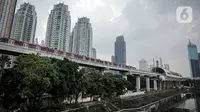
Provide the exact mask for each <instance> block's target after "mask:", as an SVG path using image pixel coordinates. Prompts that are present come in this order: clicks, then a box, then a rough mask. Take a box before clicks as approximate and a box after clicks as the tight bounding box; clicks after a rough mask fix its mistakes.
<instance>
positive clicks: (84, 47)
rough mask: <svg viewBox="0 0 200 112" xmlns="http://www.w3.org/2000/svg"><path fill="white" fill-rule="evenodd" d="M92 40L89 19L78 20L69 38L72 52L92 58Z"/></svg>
mask: <svg viewBox="0 0 200 112" xmlns="http://www.w3.org/2000/svg"><path fill="white" fill-rule="evenodd" d="M92 38H93V31H92V25H91V23H90V19H89V18H86V17H82V18H78V22H77V23H76V25H75V27H74V28H73V31H72V34H71V38H70V46H71V49H72V52H73V53H75V54H79V55H84V56H88V57H92Z"/></svg>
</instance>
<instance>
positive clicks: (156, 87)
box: [153, 79, 158, 91]
mask: <svg viewBox="0 0 200 112" xmlns="http://www.w3.org/2000/svg"><path fill="white" fill-rule="evenodd" d="M153 89H154V90H155V91H157V90H158V86H157V80H155V79H154V80H153Z"/></svg>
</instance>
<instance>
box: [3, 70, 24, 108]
mask: <svg viewBox="0 0 200 112" xmlns="http://www.w3.org/2000/svg"><path fill="white" fill-rule="evenodd" d="M20 82H21V77H19V76H18V75H17V74H15V72H14V71H13V69H6V70H5V71H4V73H3V75H2V78H1V83H0V85H1V92H2V93H3V94H4V95H3V107H4V108H5V109H9V110H10V111H12V110H13V109H17V108H19V107H20V104H21V103H22V102H23V100H22V98H21V96H20V94H19V93H20V89H19V88H18V87H19V85H20Z"/></svg>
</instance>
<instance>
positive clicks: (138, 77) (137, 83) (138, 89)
mask: <svg viewBox="0 0 200 112" xmlns="http://www.w3.org/2000/svg"><path fill="white" fill-rule="evenodd" d="M136 90H137V92H138V91H140V76H136Z"/></svg>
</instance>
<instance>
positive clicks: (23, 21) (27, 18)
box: [11, 3, 37, 43]
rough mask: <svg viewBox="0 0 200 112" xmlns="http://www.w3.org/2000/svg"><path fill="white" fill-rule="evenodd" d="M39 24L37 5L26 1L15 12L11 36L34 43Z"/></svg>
mask: <svg viewBox="0 0 200 112" xmlns="http://www.w3.org/2000/svg"><path fill="white" fill-rule="evenodd" d="M36 25H37V13H36V11H35V6H34V5H31V4H29V3H24V4H22V5H21V6H20V8H19V9H18V10H17V13H16V14H15V17H14V21H13V26H12V32H11V37H12V38H15V39H17V40H22V41H25V42H30V43H34V39H35V31H36Z"/></svg>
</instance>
